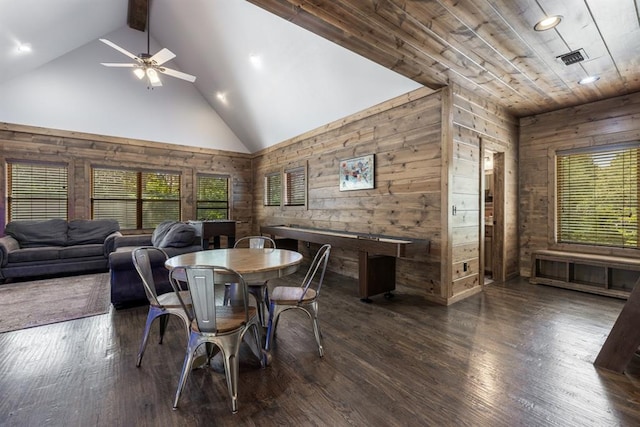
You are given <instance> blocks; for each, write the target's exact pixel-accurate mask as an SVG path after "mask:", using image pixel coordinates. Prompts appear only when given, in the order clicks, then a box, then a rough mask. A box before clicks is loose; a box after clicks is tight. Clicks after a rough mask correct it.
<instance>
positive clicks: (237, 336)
mask: <svg viewBox="0 0 640 427" xmlns="http://www.w3.org/2000/svg"><path fill="white" fill-rule="evenodd" d="M184 272H185V274H186V279H187V283H188V286H189V289H190V291H191V297H192V303H193V311H194V319H193V321H192V322H191V327H190V331H189V344H188V345H187V352H186V354H185V358H184V363H183V365H182V372H181V374H180V380H179V381H178V389H177V390H176V395H175V399H174V401H173V409H177V407H178V401H179V400H180V395H181V394H182V391H183V390H184V387H185V384H186V382H187V378H188V376H189V373H190V372H191V370H192V367H193V364H194V360H195V354H196V351H197V350H198V348H199V347H200V346H201V345H203V344H204V345H205V347H207V349H206V354H207V356H208V358H209V359H208V361H207V365H209V364H210V361H211V360H210V359H211V357H213V355H214V354H215V353H214V351H213V350H214V348H213V346H210V345H211V344H213V345H215V346H216V347H217V349H218V350H219V351H220V353H222V358H223V361H224V371H225V376H226V379H227V388H228V390H229V395H230V397H231V411H232V412H233V413H236V412H238V372H239V360H238V357H239V352H240V344H241V343H242V340H243V338H244V335H245V333H247V332H248V331H250V333H251V334H252V337H251V338H252V340H253V342H252V343H250V346H251V347H252V350H253V351H254V353H255V355H256V357H257V358H258V359H260V361H261V363H263V362H264V355H263V354H262V353H261V344H262V328H261V327H260V323H259V321H258V318H257V315H256V308H255V307H252V306H249V304H248V299H249V294H248V290H247V284H246V283H245V281H244V279H243V277H242V275H241V274H240V273H238V272H236V271H234V270H231V269H229V268H225V267H221V266H185V267H184ZM225 283H237V284H238V285H237V286H238V287H239V289H240V294H241V295H242V296H243V302H242V303H241V304H237V305H231V306H229V305H219V303H220V302H221V299H222V298H221V297H222V293H223V290H224V286H225ZM263 366H264V365H263Z"/></svg>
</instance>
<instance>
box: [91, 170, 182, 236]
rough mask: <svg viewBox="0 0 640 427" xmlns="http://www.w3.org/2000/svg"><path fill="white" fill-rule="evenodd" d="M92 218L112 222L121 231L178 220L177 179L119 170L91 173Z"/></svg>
mask: <svg viewBox="0 0 640 427" xmlns="http://www.w3.org/2000/svg"><path fill="white" fill-rule="evenodd" d="M91 189H92V198H91V211H92V212H91V213H92V218H94V219H101V218H112V219H116V220H117V221H118V222H119V223H120V227H121V228H122V229H125V230H126V229H150V228H155V227H156V226H157V225H158V224H160V223H161V222H162V221H165V220H168V219H173V220H180V175H179V174H175V173H166V172H142V171H134V170H123V169H101V168H94V169H93V181H92V185H91Z"/></svg>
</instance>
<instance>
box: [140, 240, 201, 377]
mask: <svg viewBox="0 0 640 427" xmlns="http://www.w3.org/2000/svg"><path fill="white" fill-rule="evenodd" d="M131 258H132V260H133V265H134V266H135V268H136V271H137V272H138V274H139V275H140V278H141V279H142V284H143V286H144V291H145V293H146V295H147V299H148V300H149V312H148V314H147V321H146V322H145V325H144V332H143V334H142V342H141V343H140V349H139V350H138V357H137V360H136V366H138V367H140V365H141V364H142V356H143V355H144V351H145V349H146V347H147V341H148V339H149V332H150V330H151V325H152V324H153V321H154V320H155V319H157V318H160V344H162V339H163V338H164V332H165V330H166V327H167V322H168V321H169V316H171V315H173V316H177V317H179V318H180V319H181V320H182V322H183V324H184V328H185V332H186V333H187V337H188V336H189V324H190V323H191V314H190V312H191V310H192V307H191V296H190V294H189V291H188V290H182V289H181V288H180V287H179V284H178V283H177V281H175V280H170V282H171V285H172V287H173V291H172V292H167V293H164V294H158V291H157V290H156V285H155V281H154V279H153V270H152V268H151V258H161V259H162V260H164V261H166V260H167V259H168V258H169V256H168V255H167V253H166V252H165V251H164V250H162V249H161V248H158V247H153V246H145V247H139V248H136V249H134V250H133V251H132V252H131ZM167 274H169V272H167Z"/></svg>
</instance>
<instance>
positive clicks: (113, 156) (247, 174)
mask: <svg viewBox="0 0 640 427" xmlns="http://www.w3.org/2000/svg"><path fill="white" fill-rule="evenodd" d="M7 160H25V161H39V162H56V163H66V164H68V165H69V212H68V216H69V219H75V218H78V219H87V218H91V200H90V197H91V187H90V185H91V184H90V183H91V168H92V166H106V167H127V168H134V169H140V170H163V171H171V172H178V173H180V174H181V177H182V178H181V186H182V188H181V195H182V200H181V214H182V220H189V219H195V210H196V209H195V188H194V187H195V177H196V174H197V173H209V174H212V173H213V174H225V175H229V176H230V177H231V193H232V200H231V218H232V219H235V220H238V221H240V224H238V235H245V234H248V232H249V230H251V225H252V224H251V222H252V211H251V210H252V192H251V189H252V185H253V184H252V181H251V179H252V176H251V155H249V154H243V153H230V152H225V151H220V150H209V149H204V148H194V147H186V146H180V145H174V144H166V143H157V142H151V141H139V140H131V139H123V138H116V137H107V136H100V135H91V134H83V133H78V132H68V131H58V130H53V129H43V128H36V127H30V126H21V125H14V124H7V123H0V173H1V174H2V177H3V179H2V180H1V184H0V187H1V189H0V190H1V191H2V194H6V190H7V188H6V180H5V179H4V177H6V170H5V169H6V161H7ZM5 212H6V198H5V197H2V198H1V199H0V235H2V234H4V224H5V223H6V218H5Z"/></svg>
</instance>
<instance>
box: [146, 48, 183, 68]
mask: <svg viewBox="0 0 640 427" xmlns="http://www.w3.org/2000/svg"><path fill="white" fill-rule="evenodd" d="M175 57H176V54H175V53H173V52H171V51H170V50H169V49H167V48H166V47H165V48H164V49H162V50H161V51H160V52H158V53H156V54H155V55H153V56H152V57H151V58H149V59H150V60H151V61H153V62H155V63H156V65H162V64H164V63H165V62H167V61H170V60H172V59H173V58H175Z"/></svg>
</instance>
